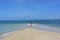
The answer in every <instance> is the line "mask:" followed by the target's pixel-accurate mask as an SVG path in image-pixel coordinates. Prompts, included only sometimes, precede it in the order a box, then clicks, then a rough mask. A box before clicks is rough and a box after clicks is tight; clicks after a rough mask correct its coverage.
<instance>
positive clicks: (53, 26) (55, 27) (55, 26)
mask: <svg viewBox="0 0 60 40" xmlns="http://www.w3.org/2000/svg"><path fill="white" fill-rule="evenodd" d="M54 22H55V23H54ZM58 22H59V23H58ZM29 23H30V20H28V21H3V22H0V35H2V34H4V33H7V32H11V31H15V30H18V29H23V28H27V27H29V26H28V24H29ZM32 24H34V25H32V27H33V28H36V29H41V30H47V31H56V32H60V21H38V20H37V21H32Z"/></svg>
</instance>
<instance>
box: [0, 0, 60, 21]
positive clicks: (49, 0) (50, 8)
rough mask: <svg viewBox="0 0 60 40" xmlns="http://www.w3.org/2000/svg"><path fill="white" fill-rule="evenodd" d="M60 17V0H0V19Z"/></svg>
mask: <svg viewBox="0 0 60 40" xmlns="http://www.w3.org/2000/svg"><path fill="white" fill-rule="evenodd" d="M33 19H37V20H40V19H41V20H42V19H44V20H45V19H60V0H0V20H33Z"/></svg>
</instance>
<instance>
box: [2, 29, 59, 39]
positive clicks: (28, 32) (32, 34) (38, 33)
mask: <svg viewBox="0 0 60 40" xmlns="http://www.w3.org/2000/svg"><path fill="white" fill-rule="evenodd" d="M2 40H60V33H55V32H48V31H43V30H38V29H31V28H27V29H23V30H19V31H17V32H15V33H12V34H11V35H9V36H6V37H4V38H3V39H2Z"/></svg>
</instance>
